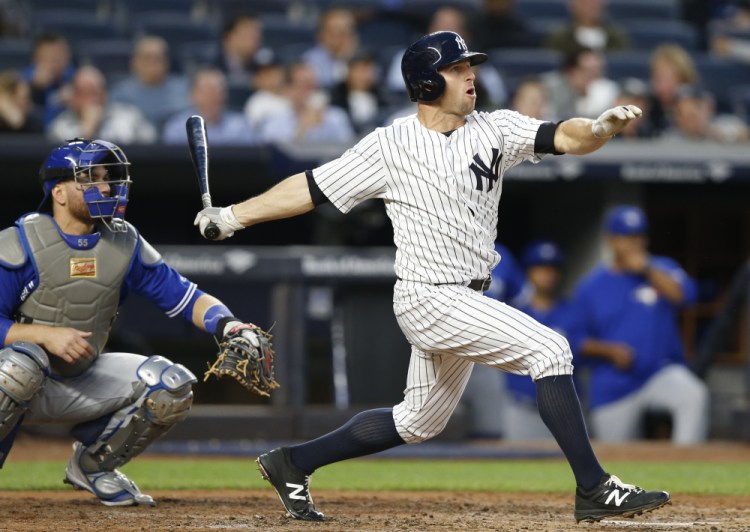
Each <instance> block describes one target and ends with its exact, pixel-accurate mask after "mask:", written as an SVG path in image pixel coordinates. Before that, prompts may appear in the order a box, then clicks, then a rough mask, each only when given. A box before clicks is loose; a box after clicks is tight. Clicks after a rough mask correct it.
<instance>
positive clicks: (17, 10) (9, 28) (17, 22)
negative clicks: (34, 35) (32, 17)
mask: <svg viewBox="0 0 750 532" xmlns="http://www.w3.org/2000/svg"><path fill="white" fill-rule="evenodd" d="M26 26H27V24H26V20H25V17H24V15H23V9H22V8H21V6H20V4H19V3H18V2H17V1H16V0H0V37H2V38H7V37H22V36H23V35H25V34H26V30H27V27H26Z"/></svg>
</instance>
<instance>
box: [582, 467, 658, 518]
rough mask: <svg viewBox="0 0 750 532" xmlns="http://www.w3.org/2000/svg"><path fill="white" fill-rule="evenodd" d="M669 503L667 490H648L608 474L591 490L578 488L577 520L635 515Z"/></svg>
mask: <svg viewBox="0 0 750 532" xmlns="http://www.w3.org/2000/svg"><path fill="white" fill-rule="evenodd" d="M665 504H670V497H669V493H667V492H666V491H646V490H644V489H641V488H639V487H638V486H633V485H632V484H624V483H623V482H622V481H621V480H620V479H619V478H617V477H616V476H614V475H605V476H604V477H603V478H602V480H601V482H600V483H599V485H598V486H596V487H595V488H593V489H592V490H591V491H589V492H584V491H583V490H581V489H580V488H578V489H577V490H576V509H575V518H576V522H580V521H601V520H602V519H604V518H607V517H635V516H636V515H641V514H642V513H644V512H651V511H653V510H656V509H657V508H661V507H662V506H664V505H665Z"/></svg>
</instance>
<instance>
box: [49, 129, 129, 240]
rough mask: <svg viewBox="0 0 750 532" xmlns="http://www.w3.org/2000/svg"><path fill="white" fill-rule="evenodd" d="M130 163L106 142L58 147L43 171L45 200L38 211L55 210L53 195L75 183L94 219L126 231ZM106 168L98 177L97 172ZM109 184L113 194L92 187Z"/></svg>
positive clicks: (82, 141) (73, 142)
mask: <svg viewBox="0 0 750 532" xmlns="http://www.w3.org/2000/svg"><path fill="white" fill-rule="evenodd" d="M129 166H130V162H129V161H128V159H127V157H125V153H124V152H123V151H122V149H121V148H120V147H119V146H117V145H115V144H113V143H111V142H108V141H106V140H89V139H80V138H78V139H73V140H70V141H68V142H66V143H65V144H63V145H62V146H58V147H57V148H55V149H54V150H52V152H51V153H50V154H49V155H48V156H47V159H45V161H44V163H42V167H41V168H40V169H39V178H40V180H41V182H42V190H44V198H43V199H42V202H41V203H40V204H39V208H38V209H37V210H39V211H43V210H51V202H50V194H51V192H52V189H53V188H54V187H55V185H56V184H57V183H59V182H60V181H63V180H68V179H70V180H75V182H76V183H78V184H79V185H80V186H81V188H82V190H83V200H84V201H85V202H86V205H87V206H88V208H89V214H90V215H91V217H92V218H94V219H97V220H102V221H103V222H104V223H105V225H107V226H108V227H109V228H110V229H112V230H115V231H117V230H125V226H124V224H122V223H121V222H122V220H123V219H124V218H125V208H126V207H127V205H128V193H129V191H130V185H131V183H132V181H131V180H130V172H129V168H128V167H129ZM97 167H102V168H104V174H103V176H94V173H93V171H94V168H97ZM101 182H106V183H107V184H108V185H109V194H107V195H105V194H102V191H101V190H100V188H99V187H98V186H92V183H100V184H101Z"/></svg>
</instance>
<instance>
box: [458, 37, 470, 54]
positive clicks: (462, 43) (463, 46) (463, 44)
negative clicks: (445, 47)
mask: <svg viewBox="0 0 750 532" xmlns="http://www.w3.org/2000/svg"><path fill="white" fill-rule="evenodd" d="M456 43H457V44H458V47H459V48H461V50H463V51H464V52H467V51H468V50H469V49H468V48H467V46H466V41H464V38H463V37H461V36H460V35H456Z"/></svg>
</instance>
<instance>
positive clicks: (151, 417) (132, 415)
mask: <svg viewBox="0 0 750 532" xmlns="http://www.w3.org/2000/svg"><path fill="white" fill-rule="evenodd" d="M136 374H137V376H138V381H137V382H136V383H135V387H136V389H140V390H141V393H140V395H139V396H138V398H137V400H136V401H135V403H134V404H130V405H128V406H126V407H125V408H122V409H121V410H119V411H118V412H115V414H114V415H113V416H112V419H111V420H110V422H109V423H108V425H107V428H106V429H105V430H104V432H103V433H102V434H101V435H100V436H99V438H98V439H97V440H96V441H95V442H94V443H93V444H91V445H90V446H89V447H88V448H87V449H86V452H84V454H83V456H82V457H81V465H82V466H83V468H84V469H85V470H87V471H97V470H99V471H112V470H113V469H115V468H117V467H120V466H121V465H123V464H125V463H127V462H128V461H129V460H130V459H132V458H133V457H134V456H137V455H139V454H140V453H142V452H143V451H144V450H145V449H146V447H148V445H150V444H151V442H153V441H154V440H155V439H156V438H158V437H159V436H161V435H162V434H164V433H165V432H167V431H168V430H169V429H170V428H172V426H173V425H174V424H175V423H177V422H178V421H182V420H183V419H185V418H186V417H187V416H188V413H189V411H190V407H191V406H192V404H193V390H192V384H193V383H194V382H196V381H197V379H196V377H195V375H193V373H192V372H191V371H190V370H189V369H187V368H186V367H185V366H183V365H182V364H175V363H173V362H171V361H170V360H167V359H166V358H164V357H161V356H152V357H149V358H148V359H147V360H146V361H145V362H143V364H141V365H140V366H139V367H138V370H137V372H136Z"/></svg>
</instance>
